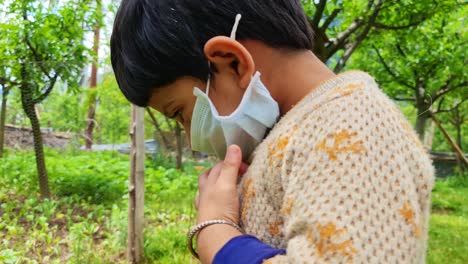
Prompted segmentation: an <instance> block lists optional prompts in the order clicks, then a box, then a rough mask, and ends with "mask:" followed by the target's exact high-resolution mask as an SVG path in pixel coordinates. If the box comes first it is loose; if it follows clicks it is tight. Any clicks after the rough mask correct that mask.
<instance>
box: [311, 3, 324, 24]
mask: <svg viewBox="0 0 468 264" xmlns="http://www.w3.org/2000/svg"><path fill="white" fill-rule="evenodd" d="M326 5H327V0H320V1H319V2H318V4H315V7H316V10H315V15H314V18H313V19H312V22H311V24H312V27H314V28H319V23H320V20H321V19H322V15H323V11H324V10H325V6H326Z"/></svg>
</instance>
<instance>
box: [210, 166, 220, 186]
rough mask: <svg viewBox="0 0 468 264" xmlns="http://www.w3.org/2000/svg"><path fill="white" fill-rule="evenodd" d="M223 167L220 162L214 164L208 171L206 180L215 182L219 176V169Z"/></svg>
mask: <svg viewBox="0 0 468 264" xmlns="http://www.w3.org/2000/svg"><path fill="white" fill-rule="evenodd" d="M222 169H223V163H222V162H220V163H218V164H216V165H215V166H214V167H213V169H211V171H210V175H208V182H209V183H212V184H214V183H216V181H217V180H218V177H219V174H220V173H221V170H222Z"/></svg>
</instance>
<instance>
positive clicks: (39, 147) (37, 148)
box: [21, 84, 50, 199]
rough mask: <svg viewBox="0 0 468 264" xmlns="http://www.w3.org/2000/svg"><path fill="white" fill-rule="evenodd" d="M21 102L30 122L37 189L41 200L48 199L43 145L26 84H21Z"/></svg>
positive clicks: (30, 93)
mask: <svg viewBox="0 0 468 264" xmlns="http://www.w3.org/2000/svg"><path fill="white" fill-rule="evenodd" d="M21 101H22V105H23V110H24V112H25V113H26V116H27V117H28V118H29V120H30V121H31V128H32V132H33V139H34V152H35V154H36V167H37V175H38V179H39V189H40V192H41V198H42V199H45V198H50V190H49V178H48V176H47V168H46V164H45V157H44V145H43V142H42V133H41V125H40V123H39V119H38V117H37V115H36V110H35V108H34V103H33V92H32V90H31V87H30V86H29V85H28V84H23V85H22V87H21Z"/></svg>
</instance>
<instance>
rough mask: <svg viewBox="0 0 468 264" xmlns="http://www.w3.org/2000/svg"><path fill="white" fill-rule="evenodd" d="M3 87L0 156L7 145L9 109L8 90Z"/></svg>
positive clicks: (0, 156) (0, 113)
mask: <svg viewBox="0 0 468 264" xmlns="http://www.w3.org/2000/svg"><path fill="white" fill-rule="evenodd" d="M5 89H6V88H5V87H3V90H2V91H3V93H2V109H1V110H0V158H2V157H3V152H4V147H5V123H6V111H7V101H8V99H7V95H8V90H5Z"/></svg>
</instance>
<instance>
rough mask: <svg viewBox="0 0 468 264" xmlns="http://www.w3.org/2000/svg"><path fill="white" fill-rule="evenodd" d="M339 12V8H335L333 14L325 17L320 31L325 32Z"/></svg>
mask: <svg viewBox="0 0 468 264" xmlns="http://www.w3.org/2000/svg"><path fill="white" fill-rule="evenodd" d="M341 11H342V9H341V8H336V9H335V10H333V12H332V13H331V14H330V15H329V16H328V17H327V19H326V20H325V22H323V25H322V26H321V27H320V29H321V30H323V31H325V30H327V28H328V26H330V24H331V23H332V22H333V21H334V20H335V18H336V17H337V16H338V14H339V13H340V12H341Z"/></svg>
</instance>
